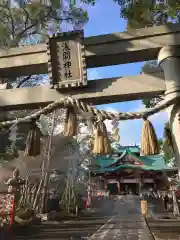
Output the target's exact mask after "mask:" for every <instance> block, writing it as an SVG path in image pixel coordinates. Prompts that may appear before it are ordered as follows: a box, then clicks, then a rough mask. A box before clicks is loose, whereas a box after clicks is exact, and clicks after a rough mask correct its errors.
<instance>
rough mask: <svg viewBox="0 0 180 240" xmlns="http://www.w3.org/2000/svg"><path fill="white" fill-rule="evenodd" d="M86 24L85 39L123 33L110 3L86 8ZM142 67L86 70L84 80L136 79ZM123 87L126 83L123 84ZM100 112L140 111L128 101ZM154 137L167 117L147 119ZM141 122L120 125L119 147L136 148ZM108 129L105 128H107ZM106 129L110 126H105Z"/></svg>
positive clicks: (117, 11) (139, 106)
mask: <svg viewBox="0 0 180 240" xmlns="http://www.w3.org/2000/svg"><path fill="white" fill-rule="evenodd" d="M87 10H88V15H89V22H88V23H87V24H86V25H85V27H84V33H85V36H86V37H87V36H94V35H101V34H108V33H113V32H123V31H125V29H126V21H125V20H124V19H122V18H120V9H119V6H118V5H117V4H115V3H114V2H113V0H97V3H96V5H95V6H94V7H92V6H91V7H89V6H88V7H87ZM142 66H143V63H133V64H132V63H131V64H123V65H117V66H111V67H102V68H95V69H89V70H88V79H98V78H108V77H118V76H125V75H137V74H139V73H140V70H141V67H142ZM125 84H126V83H125ZM99 107H100V108H101V109H105V110H112V111H117V110H118V111H122V112H126V111H139V110H141V109H142V108H143V105H142V104H141V101H131V102H123V103H115V104H107V105H100V106H99ZM150 119H151V121H152V123H153V125H154V127H155V129H156V132H157V135H158V136H159V137H162V135H163V128H164V123H165V122H166V121H167V113H166V112H164V113H160V114H157V115H155V116H153V117H151V118H150ZM141 124H142V121H141V120H131V121H121V123H120V137H121V140H120V143H121V144H122V145H128V144H134V143H136V144H139V143H140V138H141ZM108 126H109V125H108ZM109 127H110V126H109Z"/></svg>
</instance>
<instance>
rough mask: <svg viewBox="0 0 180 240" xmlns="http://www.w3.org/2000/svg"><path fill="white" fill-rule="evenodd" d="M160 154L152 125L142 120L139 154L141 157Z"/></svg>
mask: <svg viewBox="0 0 180 240" xmlns="http://www.w3.org/2000/svg"><path fill="white" fill-rule="evenodd" d="M159 152H160V147H159V144H158V139H157V136H156V133H155V130H154V127H153V125H152V123H151V122H150V121H149V120H147V119H145V118H144V119H143V126H142V136H141V153H142V154H143V155H157V154H159Z"/></svg>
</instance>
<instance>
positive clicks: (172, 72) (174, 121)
mask: <svg viewBox="0 0 180 240" xmlns="http://www.w3.org/2000/svg"><path fill="white" fill-rule="evenodd" d="M158 62H159V64H160V66H161V67H162V70H163V72H164V78H165V85H166V92H165V98H166V99H172V98H174V97H178V96H180V46H165V47H163V48H162V49H161V50H160V52H159V55H158ZM178 116H180V101H179V102H177V103H176V104H174V105H172V106H171V107H169V108H168V118H169V123H170V127H171V130H172V137H173V142H174V149H175V157H176V163H177V166H178V175H179V179H180V120H179V117H178Z"/></svg>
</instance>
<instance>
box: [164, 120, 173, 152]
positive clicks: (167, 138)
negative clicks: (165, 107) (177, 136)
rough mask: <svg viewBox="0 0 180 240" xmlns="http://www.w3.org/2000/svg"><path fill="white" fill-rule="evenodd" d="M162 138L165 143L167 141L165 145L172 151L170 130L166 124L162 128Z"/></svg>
mask: <svg viewBox="0 0 180 240" xmlns="http://www.w3.org/2000/svg"><path fill="white" fill-rule="evenodd" d="M164 138H165V141H167V144H168V145H169V146H170V147H171V148H172V150H173V151H174V144H173V138H172V132H171V129H170V126H169V124H166V125H165V127H164Z"/></svg>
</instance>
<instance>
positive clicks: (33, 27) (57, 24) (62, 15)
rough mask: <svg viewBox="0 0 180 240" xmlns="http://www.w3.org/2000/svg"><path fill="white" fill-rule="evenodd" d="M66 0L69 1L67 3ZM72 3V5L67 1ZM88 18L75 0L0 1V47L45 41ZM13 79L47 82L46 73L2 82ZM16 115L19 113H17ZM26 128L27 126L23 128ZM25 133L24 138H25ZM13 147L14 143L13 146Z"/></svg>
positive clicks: (1, 149)
mask: <svg viewBox="0 0 180 240" xmlns="http://www.w3.org/2000/svg"><path fill="white" fill-rule="evenodd" d="M81 2H82V3H90V4H93V3H94V1H92V0H86V1H81ZM65 3H66V4H65ZM68 3H69V4H68ZM87 21H88V14H87V11H85V10H84V9H83V8H81V7H77V4H76V2H75V1H72V0H69V1H61V0H40V1H33V0H30V1H27V0H16V1H4V3H1V4H0V48H1V49H8V48H11V47H19V46H23V45H29V44H36V43H43V42H45V40H46V39H47V38H48V34H52V33H56V32H60V31H61V25H62V24H63V23H64V22H65V23H68V24H71V25H72V26H73V28H74V29H79V28H82V26H83V25H84V24H85V23H86V22H87ZM7 81H8V82H10V83H11V84H12V85H13V86H14V87H18V88H20V87H27V86H28V87H29V86H34V85H40V84H44V83H45V82H46V83H47V81H48V77H47V75H35V76H25V77H20V78H6V79H5V78H4V79H1V80H0V83H4V82H7ZM15 114H16V116H17V114H18V113H17V112H15ZM7 115H8V113H5V112H4V114H3V116H2V117H1V120H3V119H6V118H7ZM23 131H25V129H24V130H23ZM26 132H27V128H26V131H25V132H22V128H21V129H19V136H18V139H17V142H18V143H17V146H18V147H20V146H19V144H20V143H21V144H20V145H21V147H20V148H21V149H22V148H23V145H24V144H23V141H24V140H23V139H24V137H25V135H26V134H27V133H26ZM9 134H10V131H9V130H6V131H4V132H1V134H0V143H1V145H0V157H3V158H4V156H5V154H6V152H7V151H6V150H7V149H9V148H10V147H11V145H12V141H11V140H9ZM22 136H23V137H22ZM13 146H14V145H13Z"/></svg>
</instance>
